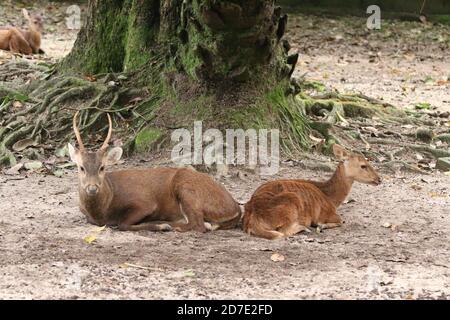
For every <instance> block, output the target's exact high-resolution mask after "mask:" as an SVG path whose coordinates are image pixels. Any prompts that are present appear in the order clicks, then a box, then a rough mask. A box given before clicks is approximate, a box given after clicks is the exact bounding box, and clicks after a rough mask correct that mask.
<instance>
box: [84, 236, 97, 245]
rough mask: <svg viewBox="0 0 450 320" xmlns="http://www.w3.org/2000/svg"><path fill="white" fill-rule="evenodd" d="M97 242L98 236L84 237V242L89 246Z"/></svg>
mask: <svg viewBox="0 0 450 320" xmlns="http://www.w3.org/2000/svg"><path fill="white" fill-rule="evenodd" d="M96 240H97V236H96V235H93V234H91V235H89V236H86V237H84V241H85V242H86V243H87V244H92V243H93V242H94V241H96Z"/></svg>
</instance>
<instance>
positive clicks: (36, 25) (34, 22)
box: [22, 9, 44, 33]
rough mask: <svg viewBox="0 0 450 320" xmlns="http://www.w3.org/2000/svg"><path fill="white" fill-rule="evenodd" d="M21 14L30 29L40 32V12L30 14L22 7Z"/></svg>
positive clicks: (42, 20) (42, 24)
mask: <svg viewBox="0 0 450 320" xmlns="http://www.w3.org/2000/svg"><path fill="white" fill-rule="evenodd" d="M22 14H23V16H24V17H25V19H26V20H27V21H28V25H29V27H30V29H31V30H33V31H36V32H39V33H42V31H43V30H44V19H43V18H42V16H41V15H40V14H33V15H31V16H30V15H29V13H28V10H27V9H22Z"/></svg>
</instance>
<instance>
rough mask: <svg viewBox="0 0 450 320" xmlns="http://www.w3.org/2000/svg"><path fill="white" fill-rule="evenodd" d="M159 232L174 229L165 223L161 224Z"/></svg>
mask: <svg viewBox="0 0 450 320" xmlns="http://www.w3.org/2000/svg"><path fill="white" fill-rule="evenodd" d="M159 230H161V231H172V227H171V226H170V225H169V224H167V223H164V224H160V225H159Z"/></svg>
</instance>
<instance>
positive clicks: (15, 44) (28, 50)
mask: <svg viewBox="0 0 450 320" xmlns="http://www.w3.org/2000/svg"><path fill="white" fill-rule="evenodd" d="M22 14H23V16H24V17H25V19H26V20H27V21H28V28H29V30H22V29H19V28H15V27H5V28H1V29H0V49H2V50H10V51H11V52H13V53H22V54H32V53H41V52H43V51H42V50H41V34H42V30H43V27H44V24H43V19H42V17H41V16H40V15H38V14H36V15H32V16H31V17H30V15H29V14H28V11H27V10H26V9H23V10H22Z"/></svg>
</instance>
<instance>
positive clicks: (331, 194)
mask: <svg viewBox="0 0 450 320" xmlns="http://www.w3.org/2000/svg"><path fill="white" fill-rule="evenodd" d="M314 184H315V185H316V186H317V187H318V188H319V189H320V190H321V191H322V192H323V193H324V194H325V195H326V196H327V197H328V198H329V199H330V200H331V202H332V203H333V204H334V205H335V206H336V208H337V207H339V206H340V205H341V204H342V202H344V200H345V198H346V197H347V195H348V194H349V193H350V190H351V188H352V185H353V179H351V178H348V177H347V176H346V175H345V165H344V163H340V164H339V166H338V167H337V168H336V171H335V172H334V174H333V176H332V177H331V178H330V179H329V180H328V181H325V182H320V183H314Z"/></svg>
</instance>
